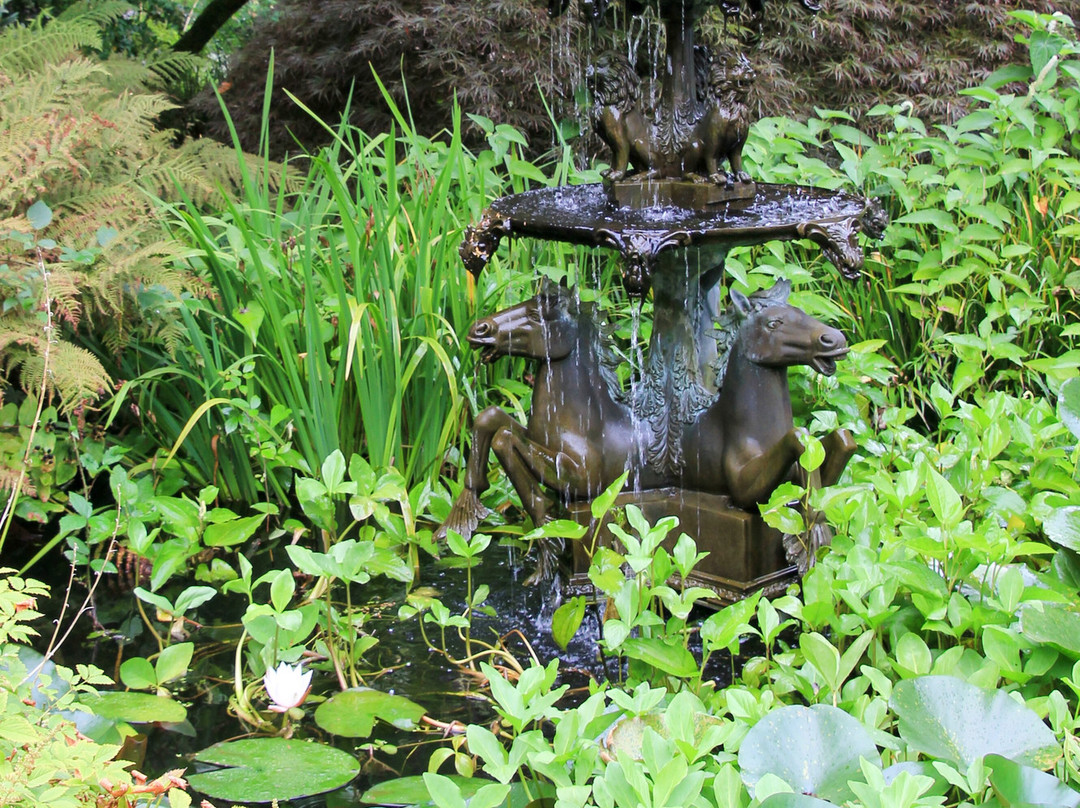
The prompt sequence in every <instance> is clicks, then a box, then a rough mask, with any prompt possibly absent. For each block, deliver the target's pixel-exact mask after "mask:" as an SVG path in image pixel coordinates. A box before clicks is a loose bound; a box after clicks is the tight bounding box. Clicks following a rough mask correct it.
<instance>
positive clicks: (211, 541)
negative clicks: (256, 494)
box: [203, 514, 266, 547]
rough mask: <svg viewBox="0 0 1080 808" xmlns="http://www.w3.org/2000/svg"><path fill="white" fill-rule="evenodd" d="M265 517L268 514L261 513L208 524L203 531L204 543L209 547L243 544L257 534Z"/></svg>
mask: <svg viewBox="0 0 1080 808" xmlns="http://www.w3.org/2000/svg"><path fill="white" fill-rule="evenodd" d="M264 519H266V516H265V515H262V514H260V515H259V516H245V517H244V518H242V519H230V520H229V521H227V522H218V523H217V524H214V525H208V526H207V528H206V531H205V532H204V533H203V543H204V544H205V545H206V546H207V547H233V546H234V545H237V544H243V543H244V542H246V541H247V540H248V539H250V538H251V537H252V536H254V535H255V531H256V530H258V529H259V526H260V525H262V523H263V520H264Z"/></svg>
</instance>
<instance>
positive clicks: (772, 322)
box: [765, 320, 784, 331]
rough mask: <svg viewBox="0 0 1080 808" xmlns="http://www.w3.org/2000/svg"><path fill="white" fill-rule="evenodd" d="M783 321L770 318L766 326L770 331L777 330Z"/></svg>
mask: <svg viewBox="0 0 1080 808" xmlns="http://www.w3.org/2000/svg"><path fill="white" fill-rule="evenodd" d="M783 322H784V321H783V320H769V322H767V323H766V324H765V327H766V328H767V329H769V330H770V331H775V330H776V329H777V328H779V327H780V325H781V324H782V323H783Z"/></svg>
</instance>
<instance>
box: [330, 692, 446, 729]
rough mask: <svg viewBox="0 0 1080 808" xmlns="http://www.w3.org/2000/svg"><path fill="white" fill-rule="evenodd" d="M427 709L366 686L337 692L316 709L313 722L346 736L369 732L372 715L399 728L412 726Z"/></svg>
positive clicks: (371, 724) (373, 723)
mask: <svg viewBox="0 0 1080 808" xmlns="http://www.w3.org/2000/svg"><path fill="white" fill-rule="evenodd" d="M426 712H427V711H426V710H425V709H424V708H423V707H421V706H420V705H419V704H417V703H416V702H415V701H409V699H407V698H405V697H404V696H395V695H392V694H390V693H383V692H382V691H379V690H371V689H369V688H356V689H353V690H343V691H342V692H341V693H336V694H335V695H333V696H331V697H330V698H329V699H327V700H326V701H324V702H323V703H322V704H320V705H319V707H318V709H317V710H315V723H316V724H318V725H319V726H320V727H322V728H323V729H325V730H326V731H327V732H332V733H333V734H334V735H341V736H342V737H345V738H366V737H368V736H369V735H371V730H372V729H373V728H374V726H375V719H376V718H381V719H382V720H383V721H386V722H388V723H390V724H393V725H394V726H395V727H397V728H398V729H412V728H413V727H415V726H416V722H417V721H419V720H420V719H421V717H423V715H424V714H425V713H426Z"/></svg>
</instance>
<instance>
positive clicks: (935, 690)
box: [889, 676, 1061, 770]
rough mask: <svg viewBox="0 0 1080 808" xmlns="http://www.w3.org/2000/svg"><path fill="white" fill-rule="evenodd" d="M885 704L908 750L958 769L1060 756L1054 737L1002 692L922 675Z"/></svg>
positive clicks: (1039, 762)
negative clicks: (994, 758) (993, 758)
mask: <svg viewBox="0 0 1080 808" xmlns="http://www.w3.org/2000/svg"><path fill="white" fill-rule="evenodd" d="M889 706H890V707H891V708H892V710H893V711H894V712H895V713H896V714H897V716H898V718H899V730H900V737H902V738H903V739H904V740H905V741H907V743H908V744H909V745H910V746H911V747H912V748H913V749H916V750H917V751H919V752H922V753H923V754H925V755H928V756H929V757H933V758H937V759H939V760H945V761H949V762H951V763H953V764H955V765H957V766H958V767H959V768H960V769H961V770H965V769H967V767H968V766H970V765H971V764H972V763H973V762H975V761H976V760H979V759H980V758H982V757H983V756H984V755H988V754H1000V755H1005V756H1006V757H1009V758H1012V759H1013V760H1016V761H1019V762H1023V763H1025V764H1031V765H1035V766H1037V767H1049V766H1051V765H1053V763H1054V761H1055V760H1057V759H1058V758H1059V757H1060V756H1061V747H1060V746H1059V745H1058V743H1057V739H1056V738H1055V737H1054V733H1053V732H1051V731H1050V729H1049V728H1048V727H1047V726H1046V725H1045V724H1044V723H1043V722H1042V720H1040V718H1039V716H1038V715H1036V714H1035V713H1034V712H1033V711H1031V710H1030V709H1028V708H1027V707H1024V706H1023V705H1020V704H1017V703H1016V702H1015V701H1013V700H1012V699H1011V698H1009V696H1008V695H1007V694H1006V693H1005V692H1004V691H997V692H994V693H991V692H988V691H986V690H982V689H981V688H978V687H976V686H975V685H972V684H968V683H967V682H965V681H964V680H962V679H957V678H955V677H952V676H921V677H918V678H916V679H906V680H904V681H901V682H897V684H896V685H895V687H893V692H892V698H890V699H889Z"/></svg>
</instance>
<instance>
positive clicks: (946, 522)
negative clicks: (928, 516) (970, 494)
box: [926, 467, 964, 527]
mask: <svg viewBox="0 0 1080 808" xmlns="http://www.w3.org/2000/svg"><path fill="white" fill-rule="evenodd" d="M926 498H927V499H928V500H930V507H931V509H932V510H933V511H934V516H936V517H937V519H938V522H940V523H941V525H942V526H943V527H955V526H956V525H958V524H960V520H961V518H963V515H964V507H963V504H962V503H961V501H960V495H959V494H957V493H956V489H955V488H953V487H952V485H951V484H950V483H949V481H948V480H946V479H945V478H944V477H942V476H941V475H940V474H938V473H937V471H935V470H934V469H932V468H929V467H927V469H926Z"/></svg>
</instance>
